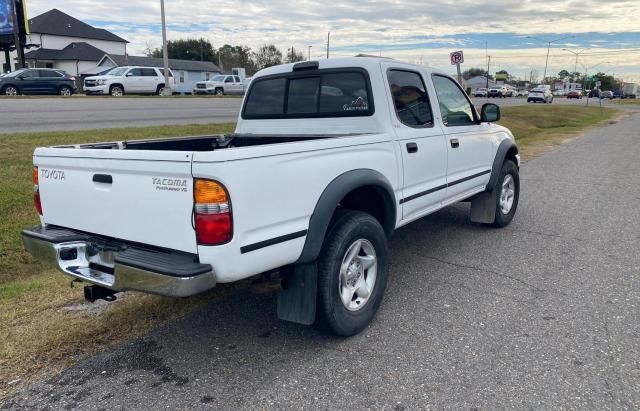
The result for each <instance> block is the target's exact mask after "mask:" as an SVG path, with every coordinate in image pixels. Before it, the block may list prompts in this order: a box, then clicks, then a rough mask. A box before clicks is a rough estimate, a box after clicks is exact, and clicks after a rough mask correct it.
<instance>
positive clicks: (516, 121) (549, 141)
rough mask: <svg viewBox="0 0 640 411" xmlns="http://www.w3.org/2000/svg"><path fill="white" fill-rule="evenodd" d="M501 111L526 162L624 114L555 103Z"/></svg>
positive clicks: (501, 121) (506, 125) (509, 108)
mask: <svg viewBox="0 0 640 411" xmlns="http://www.w3.org/2000/svg"><path fill="white" fill-rule="evenodd" d="M501 111H502V120H500V122H499V124H501V125H503V126H505V127H507V128H508V129H510V130H511V131H512V132H513V135H514V136H515V137H516V143H518V148H519V149H520V153H521V155H522V156H523V158H524V159H530V158H532V157H535V156H537V155H539V154H540V153H542V152H544V151H546V150H548V149H549V148H551V147H553V146H557V145H559V144H563V143H565V142H566V141H567V140H570V139H571V138H573V137H577V136H579V135H581V134H583V133H585V132H586V131H588V130H590V129H592V128H595V127H598V126H602V125H604V124H607V123H608V122H609V121H610V120H611V119H613V118H616V117H619V116H621V115H622V114H624V112H623V111H620V110H616V109H610V108H603V109H602V110H601V109H600V108H598V107H584V106H562V105H553V104H551V105H547V104H543V105H532V104H530V105H526V106H524V105H523V106H515V107H505V108H503V109H502V110H501Z"/></svg>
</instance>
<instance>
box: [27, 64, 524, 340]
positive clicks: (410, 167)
mask: <svg viewBox="0 0 640 411" xmlns="http://www.w3.org/2000/svg"><path fill="white" fill-rule="evenodd" d="M432 90H433V92H432ZM374 107H375V109H374ZM498 120H500V108H499V107H498V106H497V105H495V104H485V105H483V106H482V109H481V110H480V114H478V111H476V109H475V107H474V105H473V103H472V102H471V100H470V99H469V98H468V97H467V95H466V93H465V91H464V90H463V89H462V87H461V86H460V85H459V84H458V82H457V81H456V80H455V79H454V78H452V77H450V76H449V75H447V74H445V73H443V72H439V71H434V70H431V69H427V68H425V67H423V66H418V65H412V64H405V63H401V62H398V61H393V60H388V59H383V58H369V57H366V58H365V57H352V58H344V59H342V58H336V59H325V60H321V61H319V62H318V61H306V62H301V63H294V64H286V65H280V66H275V67H270V68H267V69H264V70H262V71H260V72H259V73H258V74H256V76H255V77H254V80H253V81H252V84H251V86H250V88H249V90H248V92H247V94H246V96H245V98H244V101H243V104H242V108H241V111H240V116H239V119H238V123H237V125H236V130H235V132H234V134H231V135H227V136H198V137H190V138H184V137H181V138H170V139H153V140H139V141H119V142H112V143H98V144H80V145H65V146H57V147H40V148H37V149H36V150H35V153H34V156H33V160H34V165H35V169H34V173H33V176H34V184H35V186H34V189H35V191H34V192H35V195H34V200H35V204H36V209H37V212H38V214H39V217H40V221H41V225H39V226H38V227H35V228H31V229H27V230H24V231H23V232H22V239H23V241H24V244H25V247H26V249H27V250H29V251H30V252H31V254H32V255H34V256H35V257H39V258H42V259H44V260H46V261H48V262H49V263H53V264H54V265H55V266H57V267H58V268H60V269H61V270H62V271H63V272H64V273H66V274H68V275H69V276H71V277H73V278H75V279H78V280H81V281H84V282H87V283H89V284H91V285H89V286H87V287H86V288H85V296H86V297H87V299H89V300H90V301H91V300H95V299H96V298H106V299H111V300H112V299H113V298H114V293H115V292H119V291H125V290H137V291H142V292H148V293H154V294H160V295H166V296H175V297H182V296H188V295H193V294H197V293H200V292H202V291H205V290H207V289H210V288H212V287H214V286H215V285H216V283H228V282H234V281H239V280H242V279H246V278H251V277H254V278H261V281H265V282H267V281H269V282H274V283H275V284H281V283H282V282H284V283H285V284H286V286H285V287H284V290H282V291H281V292H279V293H278V309H277V313H278V316H279V317H280V318H282V319H285V320H289V321H293V322H298V323H303V324H312V323H316V324H318V325H320V326H321V327H322V328H324V329H327V330H330V331H332V332H333V333H335V334H337V335H340V336H350V335H354V334H356V333H358V332H360V331H362V330H363V329H364V328H365V327H366V326H367V325H368V324H369V322H370V321H371V320H372V318H373V317H374V315H375V313H376V311H377V310H378V307H379V306H380V304H381V302H382V298H383V294H384V290H385V286H386V283H387V278H388V267H389V263H388V262H389V256H388V252H389V249H388V240H389V238H390V237H391V235H392V234H393V232H394V231H395V229H397V228H399V227H401V226H404V225H406V224H409V223H411V222H413V221H415V220H417V219H419V218H421V217H423V216H426V215H428V214H432V213H433V212H435V211H436V210H438V209H441V208H443V207H445V206H448V205H451V204H457V203H459V202H460V201H461V200H465V199H466V200H469V201H470V202H471V212H470V219H471V221H474V222H477V223H485V224H491V225H494V226H496V227H504V226H507V225H508V224H509V223H510V222H511V220H512V219H513V217H514V215H515V213H516V209H517V206H518V201H519V192H520V180H519V167H520V157H519V155H518V148H517V146H516V144H515V141H514V137H513V135H512V133H511V132H510V131H509V130H508V129H507V128H505V127H502V126H500V125H497V124H495V122H496V121H498ZM416 130H419V133H417V132H416ZM122 140H126V136H125V135H123V136H122ZM87 153H90V154H87ZM263 273H266V274H263ZM394 277H395V276H393V277H391V278H394ZM258 281H260V280H258Z"/></svg>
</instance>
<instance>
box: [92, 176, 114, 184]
mask: <svg viewBox="0 0 640 411" xmlns="http://www.w3.org/2000/svg"><path fill="white" fill-rule="evenodd" d="M93 181H94V182H96V183H104V184H112V183H113V177H111V176H110V175H109V174H94V175H93Z"/></svg>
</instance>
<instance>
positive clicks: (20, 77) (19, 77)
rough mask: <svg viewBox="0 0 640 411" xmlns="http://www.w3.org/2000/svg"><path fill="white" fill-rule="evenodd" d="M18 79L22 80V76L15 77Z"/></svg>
mask: <svg viewBox="0 0 640 411" xmlns="http://www.w3.org/2000/svg"><path fill="white" fill-rule="evenodd" d="M16 78H17V79H18V80H24V76H18V77H16Z"/></svg>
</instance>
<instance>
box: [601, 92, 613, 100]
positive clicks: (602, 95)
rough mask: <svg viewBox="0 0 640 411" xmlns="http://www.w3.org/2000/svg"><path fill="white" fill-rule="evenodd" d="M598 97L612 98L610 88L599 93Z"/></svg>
mask: <svg viewBox="0 0 640 411" xmlns="http://www.w3.org/2000/svg"><path fill="white" fill-rule="evenodd" d="M600 98H601V99H605V98H608V99H609V100H611V99H612V98H613V91H611V90H605V91H603V92H602V94H600Z"/></svg>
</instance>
